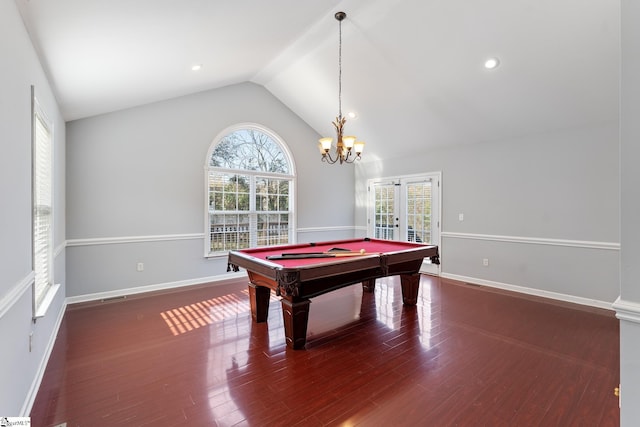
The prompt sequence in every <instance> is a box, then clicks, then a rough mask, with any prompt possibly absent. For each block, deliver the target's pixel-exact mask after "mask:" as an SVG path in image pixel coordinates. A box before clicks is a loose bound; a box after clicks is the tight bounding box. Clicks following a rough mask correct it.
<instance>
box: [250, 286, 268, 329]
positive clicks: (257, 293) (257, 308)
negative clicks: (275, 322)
mask: <svg viewBox="0 0 640 427" xmlns="http://www.w3.org/2000/svg"><path fill="white" fill-rule="evenodd" d="M270 296H271V289H269V288H267V287H265V286H258V285H254V284H253V283H249V303H250V304H251V317H252V318H253V320H254V321H255V322H256V323H262V322H266V321H267V316H268V315H269V297H270Z"/></svg>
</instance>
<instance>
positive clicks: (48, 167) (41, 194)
mask: <svg viewBox="0 0 640 427" xmlns="http://www.w3.org/2000/svg"><path fill="white" fill-rule="evenodd" d="M31 109H32V114H31V119H32V126H31V143H32V152H31V153H32V155H31V162H32V165H31V170H32V181H31V186H32V188H31V192H32V228H31V232H32V268H33V272H34V281H33V287H32V308H33V319H34V321H35V320H36V319H38V318H40V317H43V316H44V315H45V313H46V310H47V308H48V307H49V305H50V304H51V302H52V300H53V297H54V295H55V293H56V290H57V288H58V287H57V286H54V284H53V282H54V271H53V269H54V262H53V244H54V243H53V242H54V224H55V208H54V191H53V189H54V180H53V177H54V162H53V157H54V147H55V144H54V128H53V122H52V121H51V120H50V119H49V117H48V116H47V114H46V113H45V111H44V110H43V108H42V106H41V105H40V103H39V102H38V100H37V98H36V96H35V89H34V88H33V87H32V88H31ZM43 131H44V133H43ZM43 212H48V213H46V214H45V215H42V213H43ZM42 218H46V221H47V222H48V224H47V225H46V231H44V232H40V231H39V230H40V227H39V224H41V222H40V219H42Z"/></svg>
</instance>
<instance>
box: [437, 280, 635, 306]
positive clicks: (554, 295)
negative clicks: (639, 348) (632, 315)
mask: <svg viewBox="0 0 640 427" xmlns="http://www.w3.org/2000/svg"><path fill="white" fill-rule="evenodd" d="M440 277H442V278H445V279H452V280H457V281H460V282H466V283H472V284H474V285H483V286H488V287H491V288H497V289H504V290H507V291H513V292H519V293H522V294H527V295H535V296H538V297H544V298H550V299H554V300H558V301H565V302H570V303H574V304H580V305H586V306H590V307H597V308H603V309H606V310H612V309H613V306H612V303H610V302H607V301H600V300H595V299H590V298H582V297H577V296H574V295H567V294H561V293H558V292H551V291H543V290H541V289H534V288H527V287H525V286H517V285H510V284H508V283H501V282H494V281H491V280H484V279H478V278H475V277H467V276H459V275H457V274H449V273H441V274H440ZM638 314H640V311H639V312H638Z"/></svg>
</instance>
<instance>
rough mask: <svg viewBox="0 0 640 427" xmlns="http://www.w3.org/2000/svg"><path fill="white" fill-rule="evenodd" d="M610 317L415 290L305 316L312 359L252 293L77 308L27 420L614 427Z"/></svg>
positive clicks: (234, 290) (180, 295)
mask: <svg viewBox="0 0 640 427" xmlns="http://www.w3.org/2000/svg"><path fill="white" fill-rule="evenodd" d="M618 330H619V329H618V321H617V319H616V318H615V317H614V314H613V312H609V311H605V310H598V309H594V308H587V307H582V306H577V305H571V304H566V303H559V302H554V301H549V300H544V299H541V298H535V297H527V296H523V295H518V294H511V293H508V292H503V291H496V290H492V289H489V288H484V287H478V286H473V285H468V284H463V283H459V282H453V281H450V280H444V279H439V278H436V277H431V276H423V277H422V279H421V285H420V297H419V301H418V305H417V306H416V307H404V306H403V305H402V299H401V291H400V281H399V279H398V278H385V279H380V280H378V281H377V285H376V290H375V293H374V294H368V293H364V294H363V293H362V289H361V287H360V286H352V287H349V288H345V289H343V290H340V291H336V292H334V293H331V294H327V295H323V296H321V297H320V298H318V299H316V300H314V301H313V302H312V304H311V315H310V323H309V334H308V335H309V340H308V343H307V348H306V350H298V351H295V350H290V349H287V348H286V347H285V343H284V331H283V324H282V314H281V309H280V304H279V302H278V301H277V300H276V299H275V297H273V298H272V302H271V307H270V312H269V322H268V323H267V324H254V323H252V321H251V315H250V312H249V302H248V297H247V289H246V285H245V283H244V281H243V282H241V283H238V284H237V285H225V286H199V287H193V288H189V289H185V290H181V291H173V292H164V293H155V294H147V295H144V296H134V297H129V298H127V299H124V300H116V301H107V302H104V303H98V302H94V303H85V304H76V305H71V306H69V307H68V308H67V312H66V314H65V316H64V320H63V321H62V324H61V328H60V331H59V335H58V337H57V341H56V343H55V347H54V349H53V352H52V354H51V357H50V360H49V364H48V366H47V369H46V372H45V375H44V378H43V381H42V384H41V387H40V390H39V392H38V395H37V397H36V400H35V403H34V406H33V409H32V412H31V417H32V425H33V426H35V427H38V426H54V425H58V424H60V423H63V422H66V423H67V426H69V427H71V426H183V425H184V426H235V425H238V426H278V425H283V426H284V425H287V426H327V425H344V426H617V425H619V410H618V400H617V398H616V397H615V396H614V395H613V389H614V387H616V386H617V385H618V383H619V356H618V355H619V338H618V337H619V333H618Z"/></svg>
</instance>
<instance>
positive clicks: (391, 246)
mask: <svg viewBox="0 0 640 427" xmlns="http://www.w3.org/2000/svg"><path fill="white" fill-rule="evenodd" d="M425 247H426V246H425V245H420V244H415V243H409V242H395V241H389V240H377V239H369V240H364V239H356V240H336V241H331V242H321V243H304V244H299V245H285V246H271V247H266V248H255V249H245V250H242V251H240V252H242V253H244V254H247V255H251V256H254V257H256V258H259V259H263V260H265V261H270V262H273V263H275V264H279V265H281V266H282V267H285V268H287V267H289V268H296V267H302V266H307V265H316V264H319V263H328V262H336V261H354V260H355V258H352V257H339V258H331V257H327V258H298V259H278V260H268V259H267V257H271V256H274V255H275V256H277V255H282V254H305V253H321V252H330V251H331V250H332V249H334V251H332V252H333V253H336V254H338V255H339V254H340V253H341V251H340V250H339V249H347V250H348V251H350V252H360V251H361V250H364V251H365V253H364V254H363V255H357V256H375V257H377V256H380V255H381V254H388V253H392V252H398V251H406V250H408V249H424V248H425ZM335 249H338V250H337V251H336V250H335Z"/></svg>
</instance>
